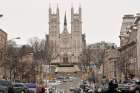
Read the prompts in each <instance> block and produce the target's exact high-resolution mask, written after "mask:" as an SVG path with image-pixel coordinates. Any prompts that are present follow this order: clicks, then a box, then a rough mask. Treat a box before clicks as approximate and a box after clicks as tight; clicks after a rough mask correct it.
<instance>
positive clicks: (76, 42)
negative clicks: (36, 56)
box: [47, 7, 86, 64]
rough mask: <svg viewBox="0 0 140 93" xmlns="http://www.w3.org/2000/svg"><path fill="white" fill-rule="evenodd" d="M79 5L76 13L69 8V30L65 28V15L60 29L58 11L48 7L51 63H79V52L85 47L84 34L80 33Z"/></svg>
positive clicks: (48, 37) (80, 17) (48, 36)
mask: <svg viewBox="0 0 140 93" xmlns="http://www.w3.org/2000/svg"><path fill="white" fill-rule="evenodd" d="M81 12H82V11H81V7H79V10H78V13H75V12H74V9H73V8H71V31H69V29H67V17H66V13H65V16H64V22H63V24H64V28H63V31H60V16H59V15H60V14H59V13H60V12H59V8H58V7H57V9H56V12H55V13H54V12H52V8H49V33H48V35H47V39H48V40H47V41H48V45H49V48H52V51H53V53H52V55H53V56H54V58H53V59H52V61H51V64H79V63H80V54H81V52H82V50H83V49H84V48H85V47H86V39H85V34H82V15H81V14H82V13H81Z"/></svg>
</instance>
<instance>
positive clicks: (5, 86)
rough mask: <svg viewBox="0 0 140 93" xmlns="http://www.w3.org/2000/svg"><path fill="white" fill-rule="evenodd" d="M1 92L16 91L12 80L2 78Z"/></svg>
mask: <svg viewBox="0 0 140 93" xmlns="http://www.w3.org/2000/svg"><path fill="white" fill-rule="evenodd" d="M0 93H14V89H13V85H12V82H11V81H8V80H0Z"/></svg>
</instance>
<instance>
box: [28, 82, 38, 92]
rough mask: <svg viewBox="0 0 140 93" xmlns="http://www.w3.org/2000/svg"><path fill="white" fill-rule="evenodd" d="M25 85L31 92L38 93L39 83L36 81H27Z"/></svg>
mask: <svg viewBox="0 0 140 93" xmlns="http://www.w3.org/2000/svg"><path fill="white" fill-rule="evenodd" d="M25 86H26V87H27V88H28V90H29V92H30V93H37V85H36V84H35V83H26V84H25Z"/></svg>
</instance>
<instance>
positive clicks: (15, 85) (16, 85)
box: [14, 84, 24, 87]
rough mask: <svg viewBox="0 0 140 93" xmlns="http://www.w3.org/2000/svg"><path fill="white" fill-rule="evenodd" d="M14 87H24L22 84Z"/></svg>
mask: <svg viewBox="0 0 140 93" xmlns="http://www.w3.org/2000/svg"><path fill="white" fill-rule="evenodd" d="M14 87H24V85H22V84H14Z"/></svg>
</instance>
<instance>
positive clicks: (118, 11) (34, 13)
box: [0, 0, 140, 45]
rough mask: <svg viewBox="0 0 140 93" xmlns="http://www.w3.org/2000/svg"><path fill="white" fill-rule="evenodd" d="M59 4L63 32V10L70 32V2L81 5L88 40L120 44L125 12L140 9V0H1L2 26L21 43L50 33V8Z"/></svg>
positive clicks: (0, 21)
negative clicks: (18, 38)
mask: <svg viewBox="0 0 140 93" xmlns="http://www.w3.org/2000/svg"><path fill="white" fill-rule="evenodd" d="M57 4H58V7H59V8H60V12H61V13H60V18H61V20H60V23H61V32H62V30H63V19H64V13H65V11H66V13H67V20H68V29H69V32H70V9H71V6H73V7H74V8H75V11H77V10H78V7H79V6H80V5H81V7H82V22H83V33H86V39H87V43H88V44H89V43H95V42H99V41H109V42H114V43H117V44H118V45H119V37H118V36H119V33H120V28H121V22H122V16H123V15H124V14H136V13H138V12H140V5H139V4H140V0H0V13H1V14H3V15H4V16H3V18H1V19H0V28H2V29H3V30H4V31H6V32H7V33H8V39H12V38H15V37H18V36H19V37H21V39H20V40H16V42H18V44H26V43H27V42H28V40H29V39H30V38H32V37H39V38H40V39H43V38H45V34H47V33H48V8H49V5H51V7H52V8H53V9H54V11H55V9H56V7H57Z"/></svg>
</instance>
